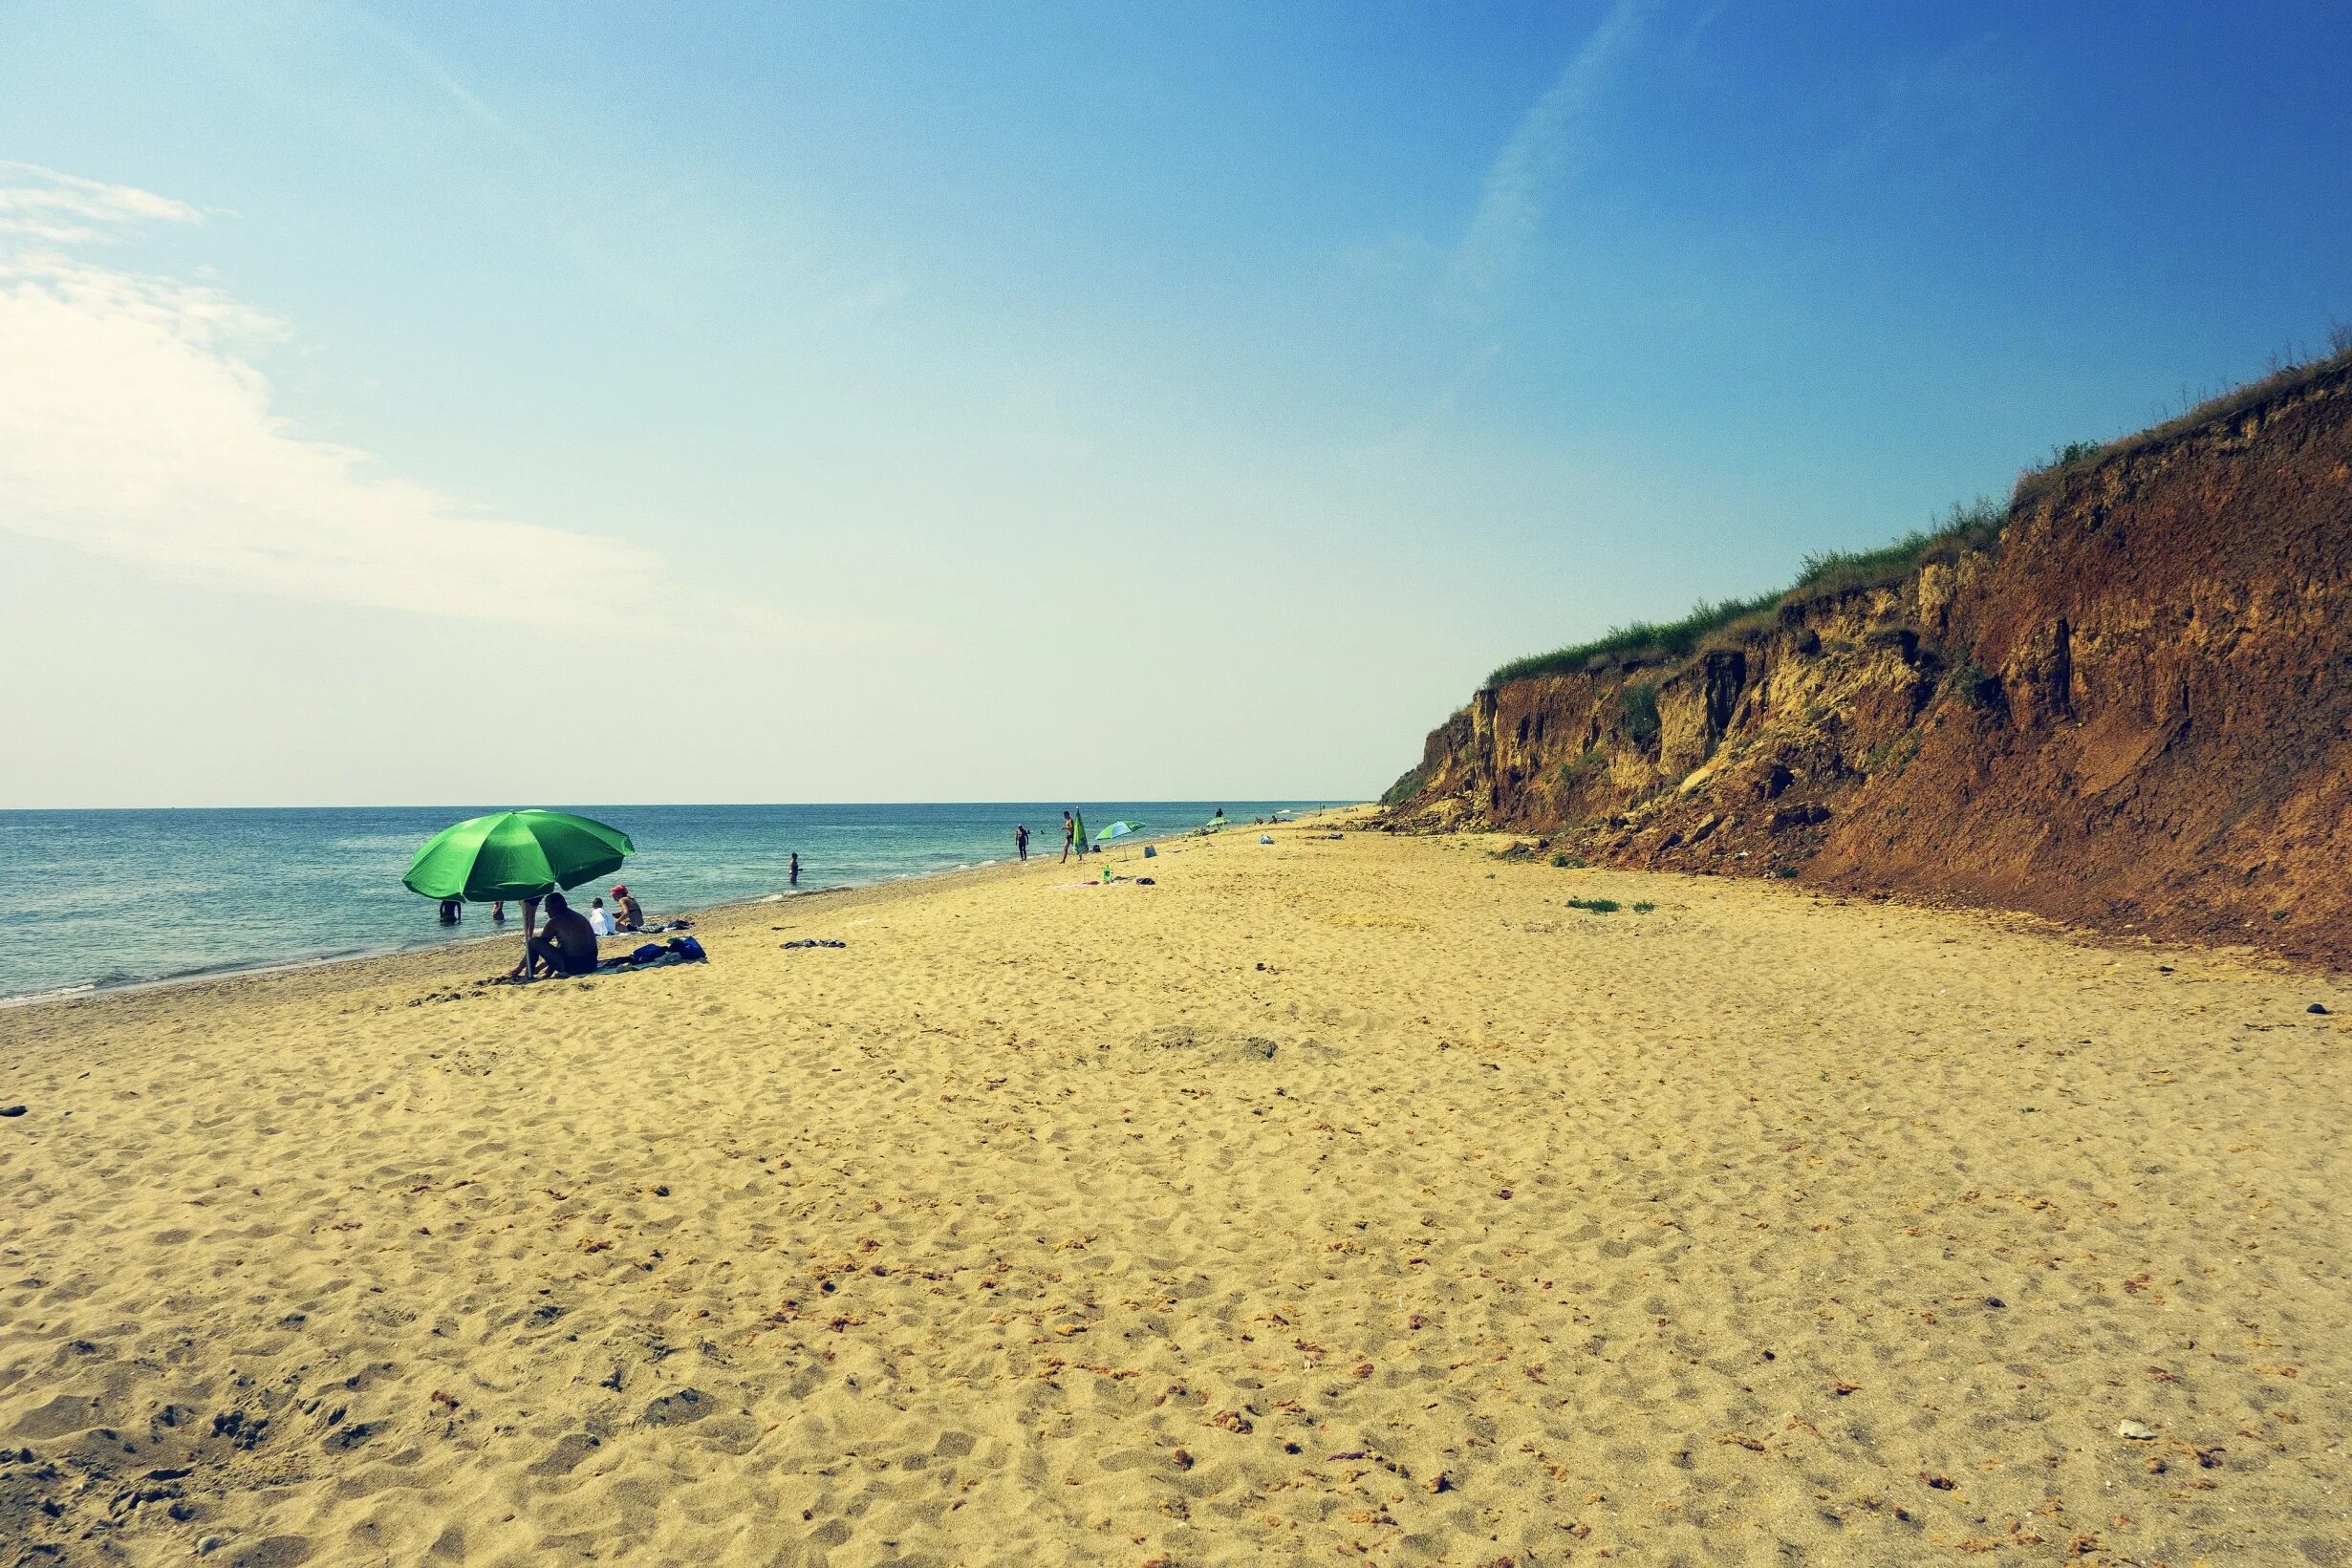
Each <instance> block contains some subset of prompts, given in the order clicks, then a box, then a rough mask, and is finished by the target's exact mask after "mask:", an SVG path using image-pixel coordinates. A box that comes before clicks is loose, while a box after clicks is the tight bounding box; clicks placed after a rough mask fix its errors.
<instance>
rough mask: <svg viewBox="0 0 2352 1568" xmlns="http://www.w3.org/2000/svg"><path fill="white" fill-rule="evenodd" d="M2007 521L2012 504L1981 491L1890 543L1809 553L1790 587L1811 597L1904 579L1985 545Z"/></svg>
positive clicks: (1998, 532) (1991, 540) (1998, 534)
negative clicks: (1929, 564) (1932, 563)
mask: <svg viewBox="0 0 2352 1568" xmlns="http://www.w3.org/2000/svg"><path fill="white" fill-rule="evenodd" d="M2008 520H2009V508H2008V507H2006V506H2004V505H2001V504H2000V503H1999V502H1997V501H1996V500H1994V499H1993V498H1992V497H1991V496H1978V497H1977V498H1976V499H1975V500H1974V501H1973V502H1971V503H1969V504H1968V505H1965V506H1963V505H1959V504H1957V503H1954V504H1953V508H1952V510H1951V511H1949V512H1947V513H1945V514H1944V518H1943V520H1942V521H1941V522H1939V523H1938V524H1936V526H1934V527H1932V528H1913V529H1912V530H1911V531H1910V532H1909V533H1907V534H1905V535H1904V536H1903V537H1902V538H1900V539H1898V540H1896V541H1894V543H1892V544H1890V545H1881V546H1880V547H1879V548H1876V549H1865V550H1842V549H1833V550H1823V551H1821V552H1819V553H1817V554H1813V555H1808V556H1806V557H1805V558H1804V564H1803V565H1802V567H1801V568H1800V569H1799V570H1798V573H1797V586H1796V587H1795V588H1793V589H1791V590H1789V591H1790V592H1791V593H1792V594H1804V595H1805V596H1807V597H1812V596H1815V595H1819V594H1826V593H1842V592H1845V591H1847V590H1849V589H1856V588H1878V587H1882V586H1884V585H1886V584H1888V583H1899V582H1901V581H1902V580H1903V579H1904V578H1906V577H1908V576H1910V574H1911V573H1912V572H1913V571H1916V570H1917V569H1919V568H1920V567H1921V566H1923V565H1924V564H1926V563H1927V562H1929V561H1951V560H1956V559H1958V558H1959V556H1960V555H1961V554H1963V553H1964V552H1966V551H1968V550H1972V549H1982V548H1986V547H1987V546H1989V545H1991V544H1992V543H1993V541H1994V540H1996V539H1997V538H1999V537H2000V532H2001V525H2002V524H2003V523H2006V522H2007V521H2008Z"/></svg>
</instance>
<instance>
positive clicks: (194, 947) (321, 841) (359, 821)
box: [0, 800, 1347, 1003]
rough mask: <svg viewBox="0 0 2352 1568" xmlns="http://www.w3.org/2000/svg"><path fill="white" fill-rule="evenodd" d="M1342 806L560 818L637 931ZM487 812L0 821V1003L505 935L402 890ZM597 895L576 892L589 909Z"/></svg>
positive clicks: (807, 809)
mask: <svg viewBox="0 0 2352 1568" xmlns="http://www.w3.org/2000/svg"><path fill="white" fill-rule="evenodd" d="M1343 804H1347V803H1345V802H1339V801H1309V800H1295V801H1294V800H1277V801H1234V800H1221V801H1074V802H1052V803H1046V802H1025V801H1011V802H1005V801H981V802H956V803H932V804H897V805H857V804H831V805H563V806H560V807H557V808H558V809H562V810H566V811H574V812H577V813H579V814H580V815H582V816H588V817H593V818H595V819H596V820H598V821H600V822H607V823H610V824H612V825H613V826H614V827H618V828H620V829H621V830H622V831H624V832H626V833H628V834H629V835H630V837H631V839H632V840H633V841H634V842H635V844H636V845H637V853H636V854H634V855H633V856H631V857H630V859H629V862H628V865H627V868H626V869H625V870H622V871H621V872H619V873H618V874H617V875H615V877H614V878H613V879H612V880H613V881H615V882H621V883H626V884H627V885H628V887H629V889H630V891H632V892H633V893H634V894H635V895H636V896H637V898H638V899H639V901H640V902H641V903H642V904H643V905H644V908H645V911H646V913H648V914H649V915H653V916H664V915H672V914H683V913H693V912H695V911H698V910H703V909H708V908H711V907H712V906H714V905H721V904H736V903H747V902H753V901H757V900H760V899H763V898H768V897H787V896H789V895H790V893H791V892H792V891H793V890H792V889H791V888H790V886H789V877H788V864H789V858H790V856H791V855H792V854H793V853H795V852H797V853H798V854H799V855H800V857H801V880H800V886H799V889H798V890H797V891H799V892H801V893H811V892H822V891H828V890H831V889H837V888H852V887H865V886H871V885H873V884H875V883H881V882H890V881H895V880H898V879H901V878H905V877H912V876H922V875H928V874H936V873H939V872H942V871H952V870H965V869H970V868H972V867H977V866H983V865H990V864H995V863H998V862H1002V861H1006V860H1010V859H1012V858H1014V847H1013V829H1014V827H1016V826H1017V825H1025V826H1026V827H1028V829H1029V833H1030V853H1031V855H1032V856H1036V855H1041V854H1043V855H1059V854H1060V853H1061V848H1062V845H1061V838H1062V834H1061V814H1062V812H1063V811H1064V810H1065V809H1076V810H1078V811H1080V812H1081V813H1082V814H1083V815H1084V816H1085V817H1086V819H1087V825H1088V827H1089V828H1090V830H1091V829H1099V828H1101V827H1107V826H1109V825H1110V824H1111V823H1112V822H1115V821H1118V820H1120V819H1122V818H1124V819H1126V820H1129V821H1133V822H1139V823H1141V824H1142V825H1143V827H1144V830H1145V832H1146V834H1147V835H1149V836H1154V837H1157V836H1164V835H1169V834H1176V833H1183V832H1189V831H1190V830H1192V829H1193V828H1195V827H1198V826H1200V825H1201V824H1202V823H1203V822H1205V821H1206V820H1207V819H1208V817H1209V816H1210V814H1211V813H1212V812H1214V811H1216V810H1217V809H1218V808H1219V806H1221V807H1223V809H1224V811H1225V813H1226V816H1227V818H1228V819H1229V820H1233V821H1238V822H1240V823H1241V824H1243V825H1247V824H1248V823H1249V822H1250V820H1251V819H1252V818H1253V817H1263V816H1271V815H1272V814H1273V813H1275V812H1277V811H1293V812H1295V811H1306V810H1314V809H1319V808H1322V807H1325V806H1329V805H1343ZM498 809H501V808H500V807H498V806H484V805H452V806H440V805H421V806H420V805H411V806H229V807H171V808H154V809H141V808H129V807H125V808H109V809H98V810H63V809H32V810H0V866H5V867H6V868H7V870H8V879H9V884H10V887H11V891H12V892H13V894H14V897H13V900H12V901H13V904H14V906H15V908H14V914H15V919H14V922H13V923H14V925H15V928H16V930H17V932H18V933H19V937H18V939H17V940H15V941H11V942H7V943H0V1003H21V1002H25V1001H30V1000H37V999H45V998H52V997H60V996H72V995H76V994H79V993H85V992H92V991H99V990H106V989H111V988H116V987H121V986H131V985H144V984H153V983H158V982H162V981H170V980H185V979H195V978H201V977H206V976H214V975H222V974H230V973H236V972H240V971H247V970H254V969H270V968H277V967H281V966H285V965H290V964H301V963H313V962H324V961H329V960H332V959H336V958H350V957H361V956H367V955H370V954H376V953H389V952H398V951H400V950H403V949H411V948H426V947H437V946H442V945H446V944H448V943H450V942H458V941H467V940H472V939H478V938H480V937H484V936H488V935H494V934H498V933H500V932H502V931H514V932H518V934H519V930H520V927H519V924H518V922H519V918H520V913H519V911H516V912H510V913H509V917H508V920H507V924H506V925H504V926H500V925H498V924H496V923H494V922H493V921H492V920H491V919H490V913H489V908H488V906H486V905H479V904H468V905H466V906H465V908H464V919H463V920H462V921H460V922H459V923H458V924H457V925H454V926H443V925H442V924H441V923H440V921H439V919H438V916H437V913H436V907H435V904H434V902H433V901H432V900H431V899H428V898H423V897H420V896H419V895H418V894H416V893H413V892H411V891H408V889H406V888H405V887H403V886H401V884H400V876H401V874H402V873H403V872H404V871H406V870H407V869H408V864H409V860H410V858H411V857H412V856H413V855H414V854H415V853H416V851H417V849H418V848H420V847H421V845H422V844H423V843H424V842H425V840H427V839H428V838H430V837H432V835H433V834H435V833H437V832H439V831H440V830H441V829H442V828H443V827H447V826H448V825H449V824H451V823H453V822H459V821H463V820H464V819H465V818H467V817H472V816H479V815H482V814H483V813H484V812H486V811H495V810H498ZM604 891H606V890H605V887H604V886H603V885H601V884H600V885H598V886H596V887H593V888H592V887H582V888H579V889H577V890H575V893H576V895H577V897H578V899H579V901H580V903H581V906H582V907H583V908H585V907H586V906H587V900H588V899H589V898H590V897H592V896H594V895H596V894H599V893H602V892H604Z"/></svg>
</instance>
